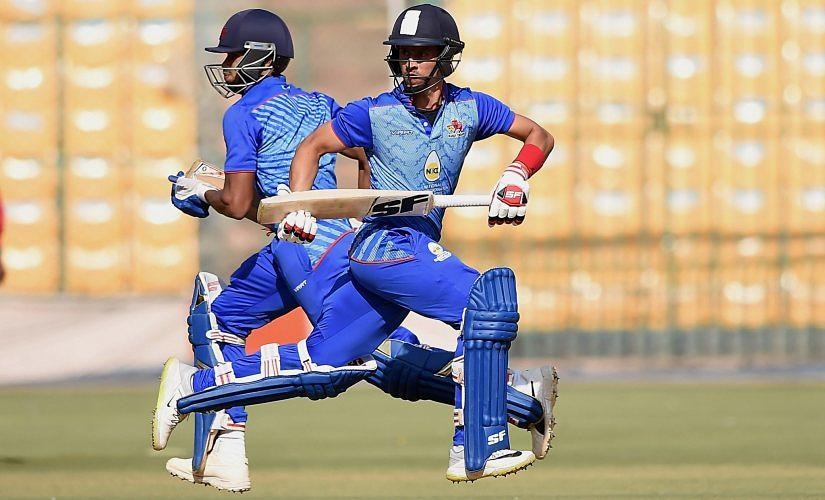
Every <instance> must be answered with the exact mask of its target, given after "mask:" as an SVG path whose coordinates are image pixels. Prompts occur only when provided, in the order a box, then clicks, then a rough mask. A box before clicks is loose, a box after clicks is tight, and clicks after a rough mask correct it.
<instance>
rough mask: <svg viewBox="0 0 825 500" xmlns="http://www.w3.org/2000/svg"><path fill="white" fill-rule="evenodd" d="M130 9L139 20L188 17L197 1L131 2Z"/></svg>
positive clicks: (139, 0)
mask: <svg viewBox="0 0 825 500" xmlns="http://www.w3.org/2000/svg"><path fill="white" fill-rule="evenodd" d="M129 7H130V11H131V13H132V15H134V16H135V17H137V18H139V19H158V18H167V17H188V16H191V15H192V14H193V12H194V10H195V0H130V1H129Z"/></svg>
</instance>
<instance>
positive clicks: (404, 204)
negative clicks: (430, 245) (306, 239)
mask: <svg viewBox="0 0 825 500" xmlns="http://www.w3.org/2000/svg"><path fill="white" fill-rule="evenodd" d="M432 208H433V193H431V192H430V191H392V190H376V189H314V190H312V191H302V192H299V193H291V194H287V195H281V196H273V197H271V198H264V199H263V200H261V205H260V207H258V222H259V223H261V224H277V223H279V222H281V220H282V219H283V218H284V217H285V216H286V215H287V214H288V213H290V212H294V211H296V210H307V211H309V212H310V213H311V214H312V215H313V216H314V217H316V218H318V219H342V218H349V217H355V218H362V217H370V216H382V217H393V216H396V217H397V216H421V215H427V214H428V213H430V210H432Z"/></svg>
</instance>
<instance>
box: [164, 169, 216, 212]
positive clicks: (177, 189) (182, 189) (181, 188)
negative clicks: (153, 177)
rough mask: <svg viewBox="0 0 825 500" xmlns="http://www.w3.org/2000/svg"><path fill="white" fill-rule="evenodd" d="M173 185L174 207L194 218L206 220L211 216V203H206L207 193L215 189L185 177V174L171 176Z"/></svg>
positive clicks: (170, 180)
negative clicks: (205, 218)
mask: <svg viewBox="0 0 825 500" xmlns="http://www.w3.org/2000/svg"><path fill="white" fill-rule="evenodd" d="M169 182H171V183H172V205H175V207H176V208H177V209H178V210H180V211H181V212H183V213H185V214H186V215H191V216H192V217H199V218H204V217H206V216H208V215H209V203H207V202H206V192H207V191H211V190H214V189H215V187H214V186H211V185H209V184H207V183H205V182H201V181H197V180H195V179H190V178H188V177H184V175H183V172H182V171H181V172H178V174H177V175H170V176H169Z"/></svg>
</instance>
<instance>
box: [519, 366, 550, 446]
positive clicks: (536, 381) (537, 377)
mask: <svg viewBox="0 0 825 500" xmlns="http://www.w3.org/2000/svg"><path fill="white" fill-rule="evenodd" d="M511 383H512V386H513V387H514V388H515V389H516V390H517V391H519V392H522V393H524V394H527V395H528V396H533V397H534V398H536V399H537V400H538V401H539V402H540V403H541V407H542V408H543V409H544V418H543V419H542V420H541V421H539V422H537V423H535V424H531V425H530V427H528V429H529V430H530V434H531V435H532V437H533V454H535V455H536V458H537V459H539V460H541V459H543V458H544V457H546V456H547V453H548V452H549V451H550V448H551V444H550V442H551V441H552V440H553V438H554V437H555V434H554V433H553V428H554V427H555V426H556V417H555V415H553V408H554V407H555V406H556V398H557V397H558V395H559V375H558V373H557V372H556V367H554V366H546V365H545V366H542V367H540V368H530V369H527V370H521V371H520V370H513V371H512V378H511Z"/></svg>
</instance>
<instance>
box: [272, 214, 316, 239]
mask: <svg viewBox="0 0 825 500" xmlns="http://www.w3.org/2000/svg"><path fill="white" fill-rule="evenodd" d="M317 233H318V222H317V221H316V220H315V217H313V216H312V214H310V213H309V212H307V211H306V210H298V211H297V212H290V213H288V214H287V215H286V217H284V220H282V221H281V223H280V224H279V225H278V239H279V240H281V241H289V242H291V243H309V242H311V241H312V240H314V239H315V235H316V234H317Z"/></svg>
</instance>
